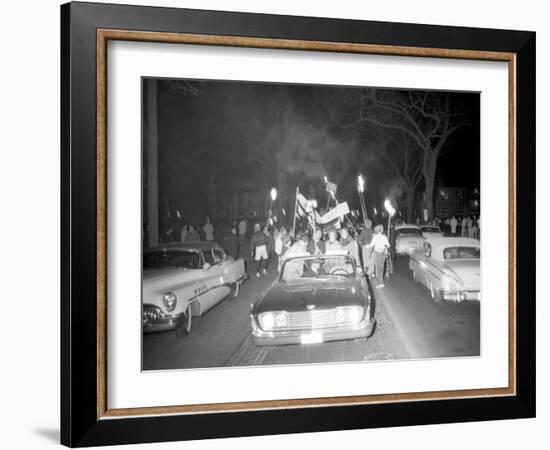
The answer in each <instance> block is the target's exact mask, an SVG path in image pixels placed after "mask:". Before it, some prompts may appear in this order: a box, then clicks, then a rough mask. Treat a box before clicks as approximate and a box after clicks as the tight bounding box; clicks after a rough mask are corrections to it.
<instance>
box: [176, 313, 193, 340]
mask: <svg viewBox="0 0 550 450" xmlns="http://www.w3.org/2000/svg"><path fill="white" fill-rule="evenodd" d="M192 322H193V312H192V311H191V305H188V306H187V309H186V310H185V318H184V320H183V323H182V324H181V325H180V326H179V327H178V329H177V330H176V331H177V335H178V337H181V336H187V335H188V334H189V333H191V325H192Z"/></svg>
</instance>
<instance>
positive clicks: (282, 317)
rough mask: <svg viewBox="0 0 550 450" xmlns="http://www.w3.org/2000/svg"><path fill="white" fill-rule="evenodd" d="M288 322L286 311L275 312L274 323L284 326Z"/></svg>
mask: <svg viewBox="0 0 550 450" xmlns="http://www.w3.org/2000/svg"><path fill="white" fill-rule="evenodd" d="M287 323H288V315H287V313H286V312H280V313H277V315H276V316H275V324H276V325H277V326H278V327H281V328H282V327H284V326H286V324H287Z"/></svg>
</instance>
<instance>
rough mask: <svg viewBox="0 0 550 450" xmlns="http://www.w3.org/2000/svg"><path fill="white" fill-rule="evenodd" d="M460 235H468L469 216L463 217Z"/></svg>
mask: <svg viewBox="0 0 550 450" xmlns="http://www.w3.org/2000/svg"><path fill="white" fill-rule="evenodd" d="M460 225H461V229H460V235H461V236H462V237H466V236H468V218H467V217H466V216H464V217H462V222H461V224H460Z"/></svg>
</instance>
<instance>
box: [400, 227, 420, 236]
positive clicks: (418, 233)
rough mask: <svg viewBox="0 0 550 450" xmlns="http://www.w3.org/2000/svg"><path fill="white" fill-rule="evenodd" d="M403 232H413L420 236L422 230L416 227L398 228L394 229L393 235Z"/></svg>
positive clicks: (402, 233)
mask: <svg viewBox="0 0 550 450" xmlns="http://www.w3.org/2000/svg"><path fill="white" fill-rule="evenodd" d="M404 234H415V235H417V236H421V235H422V231H421V230H419V229H418V228H400V229H399V230H395V236H402V235H404Z"/></svg>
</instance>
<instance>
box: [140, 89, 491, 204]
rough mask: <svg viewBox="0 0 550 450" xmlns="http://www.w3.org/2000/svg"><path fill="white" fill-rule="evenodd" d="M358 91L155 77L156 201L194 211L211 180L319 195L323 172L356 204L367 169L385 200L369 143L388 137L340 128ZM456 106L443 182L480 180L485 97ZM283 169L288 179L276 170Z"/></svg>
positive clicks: (385, 182)
mask: <svg viewBox="0 0 550 450" xmlns="http://www.w3.org/2000/svg"><path fill="white" fill-rule="evenodd" d="M356 92H357V90H356V89H354V88H343V87H324V86H310V85H289V84H268V83H251V82H228V81H196V80H188V81H186V80H179V81H178V80H163V79H161V80H158V102H157V110H158V139H159V140H158V155H159V156H158V157H159V195H160V202H161V203H163V202H165V203H166V204H167V205H168V204H174V202H175V204H176V206H178V205H179V204H180V202H181V201H182V200H181V199H185V202H186V204H187V207H188V208H189V209H191V210H192V209H193V207H194V205H197V207H198V206H199V204H200V203H201V202H204V198H201V197H200V196H198V195H197V192H203V191H206V190H207V189H208V186H209V184H211V183H213V182H214V181H213V180H214V179H215V180H217V181H216V183H217V184H218V185H221V186H223V189H224V191H226V192H232V191H239V190H243V189H255V190H262V191H265V192H267V191H268V189H269V187H270V186H279V185H281V184H284V185H285V188H287V189H288V191H293V189H295V186H296V185H298V186H300V189H301V190H302V191H303V192H305V193H306V194H307V192H308V191H310V192H313V193H319V192H321V191H323V181H322V179H323V176H324V175H326V176H328V178H329V179H330V180H331V181H334V182H335V183H337V184H338V195H339V196H340V197H341V199H342V200H348V201H352V202H355V201H356V200H357V191H356V177H357V175H358V174H359V173H361V174H363V176H365V177H366V179H367V191H366V196H367V202H369V203H371V204H379V202H380V201H381V200H382V199H383V198H384V197H385V196H386V195H387V194H388V191H389V190H390V189H391V188H392V183H393V181H392V180H391V179H388V175H387V170H386V171H385V170H383V162H382V161H381V159H380V157H379V156H377V155H376V152H375V151H374V150H373V149H376V150H377V151H378V152H380V151H384V148H386V147H385V146H387V145H390V144H389V143H388V142H385V140H384V137H383V133H380V130H378V131H377V132H376V133H374V134H373V133H372V132H371V129H370V128H369V127H372V125H368V126H366V127H361V126H359V127H353V128H345V127H342V117H343V116H342V114H341V111H340V110H341V109H342V105H344V107H346V106H347V103H346V102H350V104H352V102H353V99H354V96H355V95H356ZM144 94H145V95H144V97H146V89H145V90H144ZM146 104H147V102H146V99H145V98H144V105H146ZM450 104H451V106H452V109H453V113H455V114H457V115H460V116H461V117H466V118H467V120H468V122H469V123H468V125H467V126H464V127H462V128H461V129H459V130H458V131H457V132H455V133H454V134H453V135H452V137H451V138H450V139H449V141H448V147H447V148H446V150H445V153H444V154H443V156H441V157H440V159H439V164H438V171H437V177H436V179H437V186H464V187H467V188H474V187H479V178H480V144H479V141H480V130H479V108H480V104H479V94H478V93H458V92H454V93H451V95H450ZM144 114H145V116H146V114H147V111H146V108H145V110H144ZM344 122H345V120H344ZM144 152H145V153H146V152H147V147H146V146H144ZM281 168H284V172H285V173H284V176H283V175H280V173H279V172H278V171H280V170H283V169H281ZM422 188H423V186H422V185H420V187H419V190H421V189H422ZM317 195H318V194H317ZM396 200H397V201H399V199H396Z"/></svg>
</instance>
